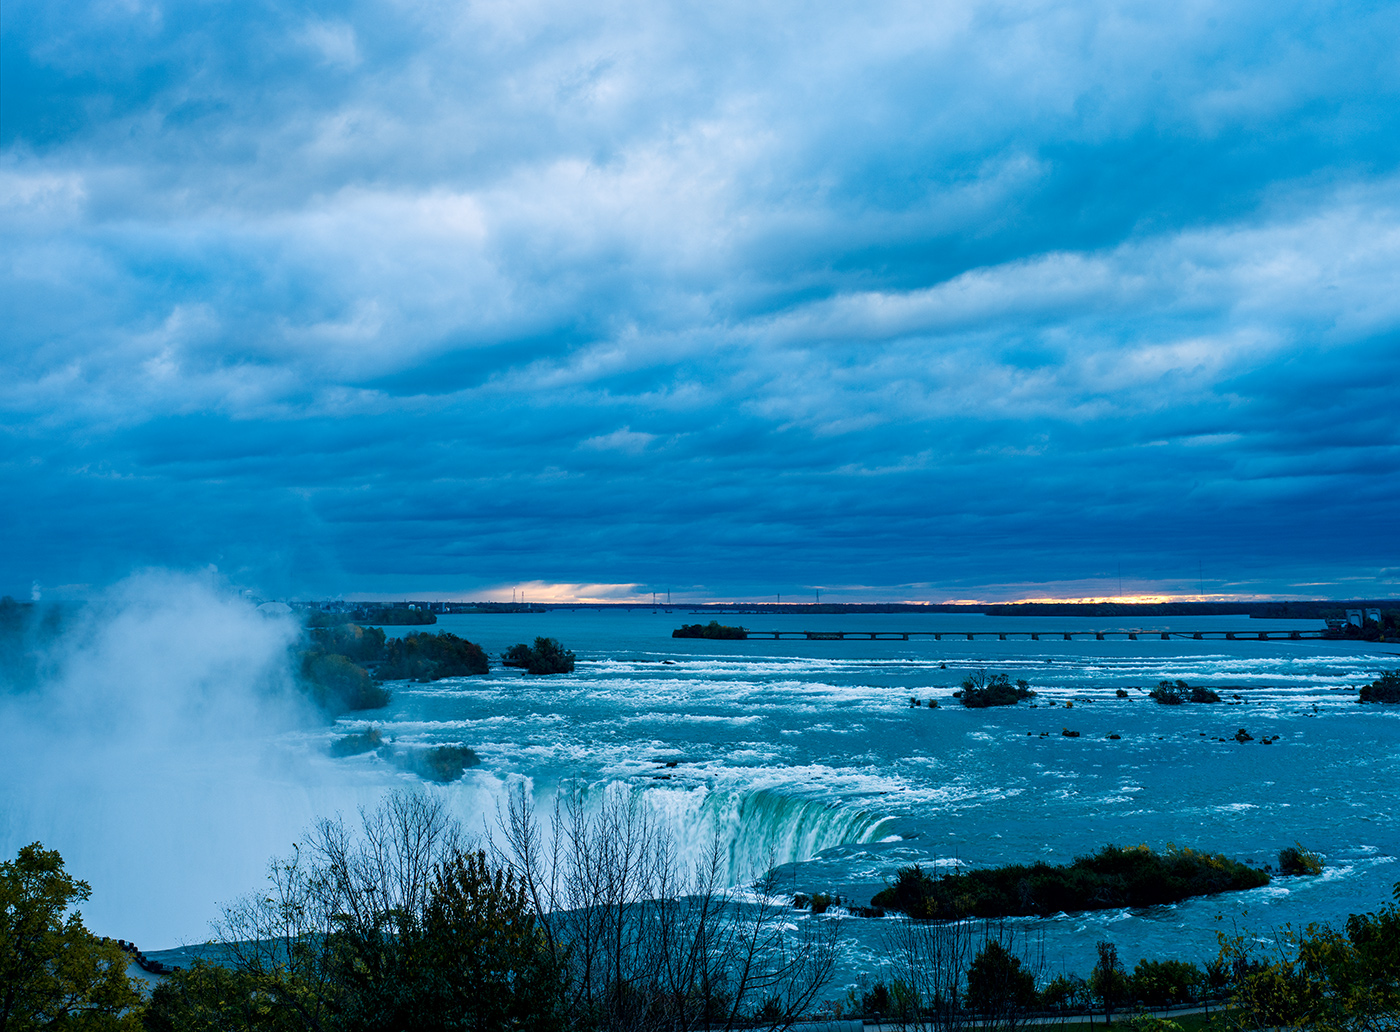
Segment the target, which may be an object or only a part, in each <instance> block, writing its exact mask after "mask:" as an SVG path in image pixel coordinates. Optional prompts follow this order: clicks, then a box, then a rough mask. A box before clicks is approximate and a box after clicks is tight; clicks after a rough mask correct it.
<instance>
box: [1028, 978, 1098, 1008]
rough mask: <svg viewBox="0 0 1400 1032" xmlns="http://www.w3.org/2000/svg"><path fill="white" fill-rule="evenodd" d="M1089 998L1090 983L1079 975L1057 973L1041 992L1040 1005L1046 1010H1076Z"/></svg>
mask: <svg viewBox="0 0 1400 1032" xmlns="http://www.w3.org/2000/svg"><path fill="white" fill-rule="evenodd" d="M1088 999H1089V985H1088V983H1087V982H1085V981H1084V979H1082V978H1080V977H1079V976H1078V975H1056V976H1055V977H1054V978H1052V979H1051V980H1050V982H1049V983H1048V984H1047V985H1046V986H1045V988H1044V989H1042V990H1041V992H1040V1005H1041V1006H1042V1007H1044V1008H1045V1009H1046V1010H1059V1011H1068V1010H1074V1009H1076V1008H1078V1007H1079V1006H1080V1005H1082V1004H1084V1003H1085V1002H1087V1001H1088Z"/></svg>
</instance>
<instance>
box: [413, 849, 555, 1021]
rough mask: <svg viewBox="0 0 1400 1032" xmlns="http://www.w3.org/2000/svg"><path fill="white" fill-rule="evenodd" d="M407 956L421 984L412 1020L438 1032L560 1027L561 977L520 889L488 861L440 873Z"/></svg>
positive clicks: (467, 858) (474, 857)
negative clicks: (421, 972) (413, 962)
mask: <svg viewBox="0 0 1400 1032" xmlns="http://www.w3.org/2000/svg"><path fill="white" fill-rule="evenodd" d="M407 949H408V950H409V951H410V953H411V954H413V955H414V959H415V964H414V965H413V967H414V968H416V969H418V970H420V971H423V972H428V973H430V977H423V976H420V978H421V981H422V983H423V984H422V990H421V992H419V993H418V994H416V996H417V999H416V1009H417V1014H416V1015H415V1018H416V1020H414V1021H412V1022H410V1023H409V1024H408V1025H407V1026H406V1027H410V1028H415V1029H423V1030H436V1029H442V1030H444V1032H445V1030H446V1029H458V1028H466V1029H511V1028H528V1029H531V1030H533V1032H549V1030H551V1029H558V1028H562V1027H563V1009H562V1005H563V982H564V973H563V970H562V969H561V967H560V965H559V963H558V962H557V961H556V959H555V956H554V954H553V952H552V951H551V950H550V948H549V944H548V942H547V940H546V938H545V936H544V934H543V930H542V929H541V928H540V927H539V924H538V919H537V918H536V916H535V914H534V913H533V912H532V909H531V904H530V898H529V894H528V892H527V891H526V887H525V885H524V884H523V883H522V882H520V881H519V880H517V879H516V877H515V876H514V874H512V873H510V872H508V871H501V870H494V869H492V868H491V866H490V865H489V864H488V863H487V859H486V854H485V853H483V852H478V853H475V854H472V853H467V854H465V855H462V854H459V855H457V856H455V857H454V858H453V859H452V861H451V862H450V863H447V864H444V865H442V866H440V867H439V868H438V870H437V871H436V873H435V874H434V879H433V888H432V892H431V894H430V896H429V899H428V906H427V909H426V912H425V913H424V916H423V922H422V925H421V928H420V929H419V930H417V931H416V932H415V933H413V934H410V935H409V936H408V942H407Z"/></svg>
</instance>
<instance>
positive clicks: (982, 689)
mask: <svg viewBox="0 0 1400 1032" xmlns="http://www.w3.org/2000/svg"><path fill="white" fill-rule="evenodd" d="M953 695H954V697H955V698H958V699H960V700H962V704H963V705H964V706H967V707H968V708H970V709H984V708H986V707H988V706H1014V705H1016V703H1018V702H1020V701H1021V700H1022V699H1029V698H1031V697H1032V696H1033V695H1035V692H1033V691H1031V687H1030V684H1029V682H1027V681H1025V680H1024V679H1022V680H1018V681H1017V682H1016V683H1015V684H1012V683H1011V678H1009V677H1007V675H1006V674H995V675H993V676H991V677H988V676H987V671H985V670H979V671H977V672H976V673H975V674H969V675H968V676H967V677H965V678H963V683H962V691H960V692H954V693H953Z"/></svg>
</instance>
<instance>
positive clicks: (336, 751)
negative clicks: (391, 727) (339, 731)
mask: <svg viewBox="0 0 1400 1032" xmlns="http://www.w3.org/2000/svg"><path fill="white" fill-rule="evenodd" d="M383 745H384V736H383V735H382V734H381V733H380V731H379V728H377V727H372V728H369V729H368V730H367V731H362V732H360V733H359V734H356V735H346V736H345V737H344V738H338V739H336V740H335V742H333V743H332V744H331V749H330V752H331V755H332V756H335V757H340V758H343V757H346V756H359V755H360V754H361V753H367V752H374V751H375V750H376V749H378V748H380V747H381V746H383Z"/></svg>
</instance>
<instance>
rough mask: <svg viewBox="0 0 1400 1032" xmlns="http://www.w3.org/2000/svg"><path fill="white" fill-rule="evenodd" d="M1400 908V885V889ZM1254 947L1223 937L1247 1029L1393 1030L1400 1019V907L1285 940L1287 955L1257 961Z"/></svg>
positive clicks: (1399, 893)
mask: <svg viewBox="0 0 1400 1032" xmlns="http://www.w3.org/2000/svg"><path fill="white" fill-rule="evenodd" d="M1394 893H1395V897H1396V899H1397V900H1400V883H1397V884H1396V885H1395V888H1394ZM1249 950H1250V947H1249V944H1248V940H1247V939H1246V938H1245V937H1244V936H1239V937H1237V938H1235V939H1233V940H1230V939H1225V938H1224V937H1223V936H1222V941H1221V955H1220V962H1219V966H1221V967H1222V968H1225V969H1227V970H1230V971H1232V972H1233V973H1234V979H1233V990H1234V995H1233V1002H1234V1004H1235V1006H1236V1007H1237V1008H1238V1009H1239V1010H1240V1011H1241V1012H1242V1014H1243V1015H1244V1016H1245V1018H1246V1023H1247V1027H1259V1026H1271V1027H1288V1028H1309V1029H1317V1030H1322V1032H1333V1030H1337V1032H1340V1030H1367V1029H1377V1030H1379V1029H1389V1028H1393V1027H1394V1024H1393V1019H1394V1017H1395V1015H1397V1014H1400V907H1396V906H1395V905H1390V906H1386V907H1382V908H1381V909H1380V910H1378V911H1376V912H1374V913H1367V914H1353V915H1351V916H1350V917H1349V918H1347V922H1346V926H1345V928H1343V929H1337V928H1333V927H1332V926H1330V925H1321V926H1319V925H1310V926H1309V927H1308V928H1307V930H1306V931H1304V932H1303V933H1302V934H1301V935H1294V934H1292V933H1288V934H1286V935H1285V936H1284V950H1283V951H1282V955H1281V956H1280V957H1279V958H1278V959H1276V960H1274V961H1273V962H1272V963H1263V962H1260V961H1258V960H1255V959H1254V958H1253V957H1252V956H1250V953H1249Z"/></svg>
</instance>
